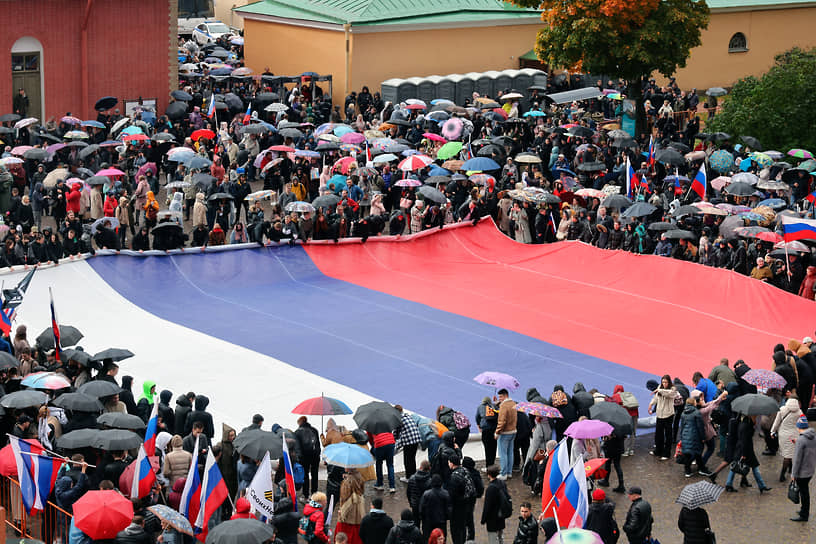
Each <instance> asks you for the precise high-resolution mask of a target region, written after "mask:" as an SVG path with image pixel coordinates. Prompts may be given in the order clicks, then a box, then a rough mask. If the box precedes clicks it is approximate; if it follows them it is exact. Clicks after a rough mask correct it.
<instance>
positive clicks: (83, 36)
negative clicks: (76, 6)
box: [79, 0, 94, 119]
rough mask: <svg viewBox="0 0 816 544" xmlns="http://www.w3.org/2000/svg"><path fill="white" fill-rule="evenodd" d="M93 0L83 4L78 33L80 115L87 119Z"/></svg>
mask: <svg viewBox="0 0 816 544" xmlns="http://www.w3.org/2000/svg"><path fill="white" fill-rule="evenodd" d="M93 2H94V0H87V4H85V17H84V18H83V19H82V30H81V33H80V44H79V47H80V55H81V57H80V58H81V61H80V77H81V78H82V115H83V116H84V117H85V118H86V119H89V118H90V116H89V113H88V100H89V97H88V93H89V90H88V89H89V84H88V20H89V19H90V18H91V7H93Z"/></svg>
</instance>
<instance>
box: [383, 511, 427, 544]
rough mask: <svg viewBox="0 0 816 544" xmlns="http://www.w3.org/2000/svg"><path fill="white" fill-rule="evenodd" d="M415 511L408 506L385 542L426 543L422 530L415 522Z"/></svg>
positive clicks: (397, 543)
mask: <svg viewBox="0 0 816 544" xmlns="http://www.w3.org/2000/svg"><path fill="white" fill-rule="evenodd" d="M414 519H416V518H415V516H414V513H413V512H411V510H409V509H408V508H406V509H405V510H403V511H402V513H401V514H400V521H399V522H398V523H397V524H396V525H394V526H393V527H392V528H391V530H390V531H388V536H387V537H386V538H385V544H424V542H423V538H422V532H421V531H420V530H419V528H418V527H417V526H416V524H415V523H414Z"/></svg>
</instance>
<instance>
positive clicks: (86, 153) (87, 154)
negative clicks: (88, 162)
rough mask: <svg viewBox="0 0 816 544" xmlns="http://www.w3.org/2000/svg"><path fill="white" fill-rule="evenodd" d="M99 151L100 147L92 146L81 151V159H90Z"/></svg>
mask: <svg viewBox="0 0 816 544" xmlns="http://www.w3.org/2000/svg"><path fill="white" fill-rule="evenodd" d="M99 149H100V148H99V146H98V145H97V144H91V145H89V146H88V147H86V148H84V149H82V150H80V152H79V158H80V159H87V158H88V157H90V156H91V155H93V154H94V153H96V152H97V151H99Z"/></svg>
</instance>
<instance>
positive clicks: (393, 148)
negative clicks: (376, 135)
mask: <svg viewBox="0 0 816 544" xmlns="http://www.w3.org/2000/svg"><path fill="white" fill-rule="evenodd" d="M408 149H411V146H409V145H405V144H389V145H387V146H385V149H383V151H385V152H386V153H393V154H394V155H399V154H400V153H402V152H403V151H406V150H408Z"/></svg>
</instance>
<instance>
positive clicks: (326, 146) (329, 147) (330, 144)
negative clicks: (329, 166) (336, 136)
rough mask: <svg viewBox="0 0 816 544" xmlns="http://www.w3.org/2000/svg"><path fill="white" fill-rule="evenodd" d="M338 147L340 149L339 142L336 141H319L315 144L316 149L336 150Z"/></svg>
mask: <svg viewBox="0 0 816 544" xmlns="http://www.w3.org/2000/svg"><path fill="white" fill-rule="evenodd" d="M338 149H340V144H338V143H337V142H320V143H319V144H317V149H316V151H321V152H325V151H337V150H338Z"/></svg>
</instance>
